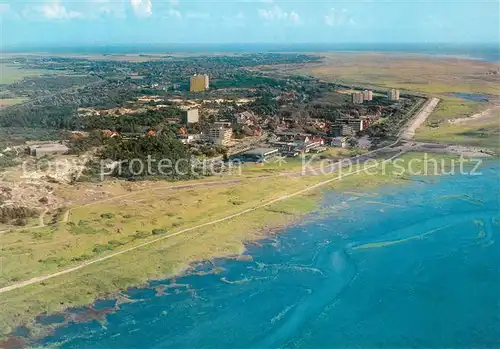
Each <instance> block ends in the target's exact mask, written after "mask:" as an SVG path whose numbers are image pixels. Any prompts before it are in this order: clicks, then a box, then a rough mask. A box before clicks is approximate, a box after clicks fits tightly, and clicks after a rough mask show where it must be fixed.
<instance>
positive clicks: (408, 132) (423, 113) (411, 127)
mask: <svg viewBox="0 0 500 349" xmlns="http://www.w3.org/2000/svg"><path fill="white" fill-rule="evenodd" d="M438 103H439V99H437V98H433V99H431V100H430V101H429V102H427V103H426V105H424V106H423V107H422V109H421V110H420V111H419V112H418V113H417V114H416V115H415V117H414V118H412V119H411V120H410V121H409V123H408V125H407V126H406V129H405V131H404V132H403V134H402V135H401V136H400V137H398V139H397V140H396V141H395V142H394V143H392V144H390V145H388V146H386V147H383V148H380V149H376V150H373V151H371V152H369V153H367V154H364V155H363V158H364V160H365V161H366V160H368V159H369V158H370V156H371V155H376V154H377V153H379V152H382V151H385V150H388V149H393V147H394V146H396V145H397V144H398V143H399V142H401V140H409V139H412V138H413V136H414V135H415V130H416V129H417V128H418V127H419V126H420V125H421V124H422V123H423V122H425V120H426V119H427V117H428V116H429V115H430V113H432V111H433V110H434V109H435V108H436V106H437V105H438ZM412 132H413V133H412ZM411 148H412V145H411V144H404V145H403V146H402V147H401V151H399V152H398V153H397V154H396V155H393V156H391V157H390V158H388V159H386V160H384V161H382V162H376V163H374V164H373V165H369V166H363V167H362V168H360V169H358V170H355V171H352V172H348V173H343V174H339V175H337V176H335V177H333V178H330V179H327V180H325V181H322V182H320V183H317V184H314V185H312V186H310V187H307V188H305V189H302V190H299V191H296V192H294V193H292V194H287V195H283V196H280V197H278V198H276V199H272V200H270V201H267V202H265V203H263V204H260V205H257V206H254V207H252V208H248V209H246V210H243V211H240V212H238V213H235V214H232V215H228V216H225V217H223V218H220V219H216V220H213V221H211V222H208V223H204V224H199V225H196V226H193V227H190V228H186V229H183V230H181V231H178V232H176V233H173V234H169V235H164V236H161V237H159V238H156V239H154V240H150V241H147V242H144V243H142V244H139V245H136V246H133V247H130V248H127V249H124V250H121V251H118V252H114V253H111V254H109V255H106V256H103V257H100V258H96V259H93V260H90V261H86V262H83V263H81V264H79V265H76V266H74V267H71V268H68V269H64V270H61V271H59V272H55V273H52V274H48V275H45V276H39V277H35V278H32V279H29V280H25V281H21V282H18V283H15V284H12V285H9V286H5V287H2V288H0V294H2V293H6V292H9V291H13V290H17V289H20V288H23V287H26V286H29V285H33V284H36V283H39V282H43V281H47V280H50V279H53V278H55V277H58V276H62V275H66V274H69V273H72V272H74V271H77V270H80V269H83V268H85V267H87V266H89V265H92V264H96V263H100V262H103V261H105V260H108V259H110V258H113V257H116V256H119V255H122V254H124V253H128V252H132V251H134V250H137V249H139V248H141V247H145V246H148V245H151V244H154V243H156V242H158V241H162V240H165V239H169V238H172V237H175V236H179V235H183V234H185V233H188V232H191V231H193V230H196V229H200V228H203V227H207V226H210V225H214V224H217V223H221V222H225V221H228V220H230V219H233V218H235V217H239V216H242V215H244V214H247V213H250V212H254V211H255V210H258V209H260V208H264V207H267V206H270V205H272V204H275V203H277V202H280V201H284V200H287V199H290V198H292V197H295V196H298V195H302V194H304V193H307V192H309V191H311V190H314V189H317V188H320V187H322V186H325V185H327V184H329V183H332V182H334V181H338V180H341V179H342V178H345V177H347V176H351V175H354V174H358V173H360V172H362V171H366V170H368V169H371V168H374V167H377V166H379V165H381V164H383V163H386V162H389V161H392V160H394V159H396V158H398V157H400V156H401V155H403V154H404V153H406V152H408V151H409V150H410V149H411ZM356 159H357V160H359V157H354V158H351V159H349V160H351V161H353V160H356ZM346 162H348V161H346ZM336 166H337V167H332V169H331V171H332V172H331V173H334V172H335V171H338V170H339V169H341V168H343V166H341V165H336ZM301 172H302V170H301ZM254 179H255V180H259V179H262V177H257V178H254ZM238 181H241V180H229V181H214V182H207V183H196V184H192V185H189V184H188V185H181V186H176V187H172V186H168V187H165V188H169V189H175V188H177V189H180V188H186V187H187V188H189V187H196V186H200V185H210V184H212V185H217V184H223V183H224V182H233V183H236V182H238ZM148 190H151V189H146V190H144V192H146V191H148ZM137 193H140V192H134V193H130V194H125V195H123V196H121V197H114V198H109V199H105V200H101V201H99V202H95V203H90V204H87V205H83V206H80V207H86V206H90V205H95V204H98V203H102V202H106V201H111V200H116V199H119V198H123V197H127V196H130V195H135V194H137ZM68 212H69V211H68ZM69 215H70V213H67V219H69Z"/></svg>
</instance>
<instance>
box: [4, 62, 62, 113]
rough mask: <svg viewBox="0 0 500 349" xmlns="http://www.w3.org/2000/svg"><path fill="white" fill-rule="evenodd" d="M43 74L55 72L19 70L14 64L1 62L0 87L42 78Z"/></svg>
mask: <svg viewBox="0 0 500 349" xmlns="http://www.w3.org/2000/svg"><path fill="white" fill-rule="evenodd" d="M43 74H54V72H53V71H48V70H26V69H19V68H18V67H17V66H15V65H13V64H6V63H2V62H0V85H9V84H13V83H14V82H16V81H19V80H21V79H22V78H24V77H28V76H40V75H43ZM0 103H1V104H3V101H0Z"/></svg>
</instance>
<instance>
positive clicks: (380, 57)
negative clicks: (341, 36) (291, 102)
mask: <svg viewBox="0 0 500 349" xmlns="http://www.w3.org/2000/svg"><path fill="white" fill-rule="evenodd" d="M321 56H323V57H325V58H324V61H323V62H322V63H319V64H310V65H307V66H306V67H304V66H301V67H300V68H299V69H298V70H295V72H298V73H300V74H307V75H312V76H315V77H318V78H321V79H323V80H325V81H329V82H338V83H344V84H351V85H354V86H363V87H372V88H375V89H377V88H378V89H380V88H383V89H386V88H399V89H401V90H403V91H408V92H410V93H411V92H418V93H423V94H426V95H430V96H436V97H438V98H440V99H441V102H440V104H439V106H438V109H437V110H436V111H435V112H434V113H433V114H432V115H431V116H430V117H429V119H428V120H427V122H426V124H425V125H424V126H423V127H421V128H419V130H417V134H416V139H418V140H425V141H434V142H453V141H455V140H457V141H459V142H460V143H462V144H471V145H482V146H488V147H493V148H496V149H498V148H499V147H500V145H499V140H498V134H499V132H500V130H499V127H500V126H498V125H499V124H500V122H498V119H496V120H492V119H489V122H487V123H482V124H479V123H476V124H474V123H472V124H464V125H461V126H460V127H458V126H453V127H452V125H450V124H449V123H448V120H452V119H455V118H464V117H468V116H472V115H474V114H476V113H479V112H481V111H484V110H486V109H488V108H492V107H494V106H495V105H499V104H500V63H497V62H495V63H493V62H484V61H479V60H468V59H460V58H452V57H430V56H424V55H399V54H379V53H360V54H355V53H326V54H321ZM290 70H291V71H293V69H292V68H290ZM456 94H466V95H468V94H470V95H471V97H472V99H474V98H473V97H475V96H478V95H485V96H487V97H488V100H489V102H479V101H475V100H466V99H464V98H458V96H456Z"/></svg>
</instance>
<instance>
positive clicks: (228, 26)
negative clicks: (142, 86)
mask: <svg viewBox="0 0 500 349" xmlns="http://www.w3.org/2000/svg"><path fill="white" fill-rule="evenodd" d="M499 12H500V10H499V2H498V1H497V0H466V1H463V0H434V1H433V0H355V1H335V0H312V1H307V0H287V1H281V0H203V1H202V0H29V1H25V0H0V25H1V31H2V33H1V40H2V46H3V47H8V46H23V45H37V46H44V45H62V46H64V45H103V44H104V45H106V44H115V45H119V44H168V43H200V44H211V43H226V44H227V43H290V44H291V43H443V42H449V43H496V42H498V41H499V30H500V28H499V25H500V24H499V16H500V14H499Z"/></svg>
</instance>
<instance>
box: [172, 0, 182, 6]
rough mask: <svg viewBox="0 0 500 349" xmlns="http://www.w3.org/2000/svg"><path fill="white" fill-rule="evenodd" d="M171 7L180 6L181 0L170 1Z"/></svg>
mask: <svg viewBox="0 0 500 349" xmlns="http://www.w3.org/2000/svg"><path fill="white" fill-rule="evenodd" d="M169 2H170V5H172V6H178V5H179V4H180V2H179V0H169Z"/></svg>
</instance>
